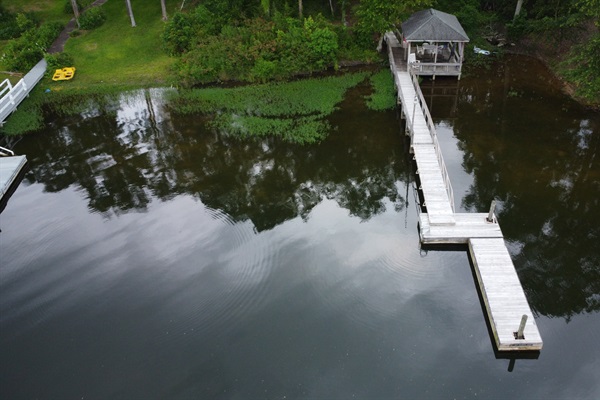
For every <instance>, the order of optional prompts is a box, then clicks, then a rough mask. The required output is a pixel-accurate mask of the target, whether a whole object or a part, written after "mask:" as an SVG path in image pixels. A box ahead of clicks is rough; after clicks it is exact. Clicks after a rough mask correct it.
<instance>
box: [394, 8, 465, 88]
mask: <svg viewBox="0 0 600 400" xmlns="http://www.w3.org/2000/svg"><path fill="white" fill-rule="evenodd" d="M401 35H402V40H401V43H402V47H403V48H404V60H405V61H406V63H407V64H406V67H407V69H408V70H412V72H414V73H415V74H416V75H429V76H433V78H434V79H435V76H436V75H444V76H457V77H458V79H460V75H461V73H462V62H463V59H464V54H465V43H467V42H469V37H468V36H467V34H466V33H465V30H464V29H463V27H462V26H461V25H460V22H458V19H457V18H456V17H455V16H454V15H452V14H447V13H445V12H442V11H438V10H434V9H433V8H430V9H428V10H422V11H419V12H416V13H414V14H413V15H411V16H410V18H408V19H407V20H406V21H404V22H403V23H402V33H401Z"/></svg>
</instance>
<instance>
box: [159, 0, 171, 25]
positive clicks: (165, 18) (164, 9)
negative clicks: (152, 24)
mask: <svg viewBox="0 0 600 400" xmlns="http://www.w3.org/2000/svg"><path fill="white" fill-rule="evenodd" d="M160 8H161V9H162V19H163V21H166V20H167V19H169V16H168V15H167V6H166V5H165V0H160Z"/></svg>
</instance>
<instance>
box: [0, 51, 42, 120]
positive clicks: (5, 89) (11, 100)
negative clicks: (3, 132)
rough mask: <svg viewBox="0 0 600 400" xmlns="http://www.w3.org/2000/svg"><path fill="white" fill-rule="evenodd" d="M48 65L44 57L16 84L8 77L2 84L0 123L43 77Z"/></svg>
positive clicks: (0, 85)
mask: <svg viewBox="0 0 600 400" xmlns="http://www.w3.org/2000/svg"><path fill="white" fill-rule="evenodd" d="M46 66H47V64H46V60H44V59H42V60H40V61H39V62H38V63H37V64H36V65H35V66H34V67H33V68H32V69H31V71H29V72H28V73H27V74H26V75H25V76H24V77H23V78H22V79H21V80H20V81H19V82H17V83H16V84H15V85H14V86H13V85H11V83H10V81H9V80H8V79H5V80H4V81H3V82H2V83H1V84H0V125H2V124H3V123H4V121H5V120H6V118H8V116H9V115H10V114H11V113H12V112H13V111H14V110H16V109H17V106H18V105H19V104H20V103H21V102H22V101H23V99H24V98H25V97H27V95H29V92H31V89H33V88H34V87H35V85H37V83H38V82H39V81H40V80H41V79H42V77H43V76H44V73H45V72H46Z"/></svg>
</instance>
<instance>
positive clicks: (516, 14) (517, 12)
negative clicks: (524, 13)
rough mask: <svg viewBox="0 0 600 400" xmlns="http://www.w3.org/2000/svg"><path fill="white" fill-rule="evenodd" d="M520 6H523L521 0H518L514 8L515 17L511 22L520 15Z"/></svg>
mask: <svg viewBox="0 0 600 400" xmlns="http://www.w3.org/2000/svg"><path fill="white" fill-rule="evenodd" d="M522 6H523V0H518V1H517V8H515V16H514V17H513V20H515V19H517V17H518V16H519V14H520V13H521V7H522Z"/></svg>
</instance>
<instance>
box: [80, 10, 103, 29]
mask: <svg viewBox="0 0 600 400" xmlns="http://www.w3.org/2000/svg"><path fill="white" fill-rule="evenodd" d="M104 21H106V14H105V13H104V11H103V10H102V9H101V8H100V7H92V8H90V9H89V10H87V11H85V12H84V13H83V14H81V16H80V17H79V26H80V27H81V29H85V30H92V29H95V28H98V27H99V26H102V24H103V23H104Z"/></svg>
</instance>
